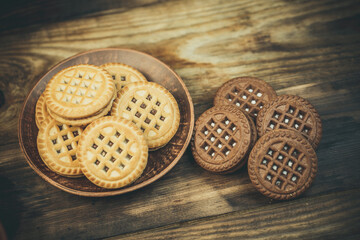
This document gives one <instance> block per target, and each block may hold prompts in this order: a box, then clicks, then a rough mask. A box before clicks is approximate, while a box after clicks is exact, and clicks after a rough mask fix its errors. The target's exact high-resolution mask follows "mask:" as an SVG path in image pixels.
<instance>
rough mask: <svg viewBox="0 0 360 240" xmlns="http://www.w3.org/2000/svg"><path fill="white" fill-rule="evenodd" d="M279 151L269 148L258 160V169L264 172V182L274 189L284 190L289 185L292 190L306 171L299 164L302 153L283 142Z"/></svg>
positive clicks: (302, 156)
mask: <svg viewBox="0 0 360 240" xmlns="http://www.w3.org/2000/svg"><path fill="white" fill-rule="evenodd" d="M279 149H280V150H278V149H276V148H275V147H273V146H270V147H269V148H268V150H267V151H266V153H265V155H264V157H263V158H262V159H260V164H259V168H260V169H263V170H265V174H264V175H263V177H264V180H265V181H267V182H269V183H271V184H272V185H273V186H275V187H276V188H278V189H280V190H286V189H289V185H290V188H292V189H294V188H296V184H297V183H298V182H299V181H300V180H301V178H302V177H304V173H305V171H306V166H305V165H304V164H302V163H301V160H302V159H303V158H304V153H302V152H301V151H300V150H298V149H297V148H295V147H294V146H291V145H290V144H289V143H285V142H283V143H281V148H279Z"/></svg>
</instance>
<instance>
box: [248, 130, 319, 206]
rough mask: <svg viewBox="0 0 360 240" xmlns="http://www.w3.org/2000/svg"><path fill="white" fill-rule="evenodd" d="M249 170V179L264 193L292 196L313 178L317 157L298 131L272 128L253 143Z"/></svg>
mask: <svg viewBox="0 0 360 240" xmlns="http://www.w3.org/2000/svg"><path fill="white" fill-rule="evenodd" d="M248 172H249V177H250V179H251V182H252V183H253V184H254V186H255V187H256V189H257V190H259V191H260V192H261V193H262V194H264V195H265V196H267V197H270V198H273V199H278V200H285V199H290V198H295V197H297V196H299V195H300V194H302V193H303V192H304V191H305V190H306V189H308V188H309V187H310V185H311V183H312V182H313V180H314V178H315V175H316V172H317V157H316V153H315V151H314V149H313V148H312V146H311V144H310V143H309V141H308V140H306V138H304V137H303V136H302V135H301V134H300V133H298V132H296V131H292V130H284V129H279V130H274V131H270V132H268V133H266V134H265V135H264V136H262V137H261V138H260V139H259V140H258V142H257V143H256V144H255V146H254V148H253V149H252V151H251V153H250V156H249V161H248Z"/></svg>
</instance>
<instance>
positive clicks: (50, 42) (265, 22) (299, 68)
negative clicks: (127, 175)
mask: <svg viewBox="0 0 360 240" xmlns="http://www.w3.org/2000/svg"><path fill="white" fill-rule="evenodd" d="M52 4H56V3H52ZM59 4H63V3H59ZM64 4H65V5H66V6H67V4H69V3H64ZM54 7H56V5H54ZM37 11H42V10H41V6H40V5H39V8H38V10H36V9H35V10H34V12H37ZM84 11H85V10H84ZM34 12H33V13H34ZM56 14H58V15H56ZM60 15H61V12H59V13H55V16H58V17H60V20H59V21H53V22H51V21H50V23H48V24H41V25H37V26H28V25H24V26H23V27H21V29H14V30H13V31H9V32H6V34H2V35H1V36H0V79H1V81H0V92H2V94H3V95H4V102H3V103H2V104H0V123H1V124H0V219H1V220H2V222H3V223H4V226H5V228H6V229H7V230H8V231H9V233H10V234H9V235H10V236H14V237H15V238H17V239H37V238H49V237H54V236H57V237H58V238H64V239H66V238H74V237H77V238H102V237H109V236H115V235H119V234H125V233H132V232H136V231H140V230H144V229H153V228H158V227H161V226H168V227H165V228H164V229H156V230H155V233H159V232H161V231H164V232H166V234H169V235H170V236H172V235H174V236H179V234H181V233H179V232H177V230H176V229H177V228H178V227H177V226H178V225H169V224H176V223H179V222H187V221H192V220H194V219H199V218H206V219H207V218H208V217H209V216H210V217H211V216H212V217H216V216H218V215H221V216H233V217H234V219H235V218H237V217H239V218H240V220H239V221H240V222H239V223H240V224H242V223H243V221H246V220H248V221H249V222H247V223H251V224H255V223H256V222H257V221H258V219H259V218H261V214H260V212H261V211H265V212H266V214H267V215H266V216H267V219H271V217H269V216H271V214H270V212H271V211H275V210H274V209H273V210H268V209H271V207H272V206H276V208H277V209H281V210H283V211H282V212H281V214H280V215H279V216H278V217H277V216H273V217H274V218H276V219H281V220H282V219H286V218H287V217H291V218H296V216H292V213H293V208H294V207H296V206H297V203H299V206H302V207H299V208H298V210H297V211H300V212H296V213H298V214H300V215H301V216H302V217H304V218H305V219H306V218H308V217H309V211H310V209H312V210H314V209H316V208H315V207H314V208H312V207H306V204H305V205H304V203H306V201H310V202H311V203H312V204H316V205H317V206H320V207H319V208H320V209H321V213H322V212H323V211H325V210H324V209H323V208H322V207H321V205H320V204H321V201H324V202H325V204H328V205H326V206H329V208H330V209H335V210H336V209H337V208H335V207H334V206H335V203H336V202H333V201H332V198H333V197H336V196H337V195H336V192H339V191H340V192H343V191H348V192H346V193H344V195H342V194H340V195H339V196H340V197H344V199H350V198H351V196H350V195H351V194H349V195H346V194H347V193H354V196H358V195H356V194H357V190H358V189H359V188H360V175H359V174H358V172H359V171H360V166H359V164H355V161H356V160H357V159H358V156H359V154H360V149H359V148H358V146H359V145H360V138H359V136H360V122H359V120H360V110H359V107H358V106H359V104H360V95H359V94H358V92H359V90H360V89H359V88H360V83H359V81H358V79H359V77H360V74H359V71H358V63H359V60H360V54H359V53H360V47H359V46H360V45H359V42H360V34H359V26H360V24H359V22H360V15H359V6H358V4H357V3H356V1H321V2H318V1H295V2H286V1H271V3H270V2H269V1H265V0H263V1H257V2H254V1H225V2H224V1H217V0H212V1H190V0H187V1H175V2H163V3H159V4H150V5H149V6H147V7H144V8H143V7H138V8H132V9H128V10H127V11H122V10H121V9H114V10H108V11H103V12H96V13H94V14H90V15H86V16H85V17H82V18H77V19H69V18H67V17H64V18H61V16H60ZM54 18H55V17H54ZM25 19H26V18H25ZM65 19H68V20H65ZM119 19H121V21H120V20H119ZM43 20H44V19H40V18H39V19H38V20H36V21H39V23H41V22H42V21H43ZM0 25H1V24H0ZM100 47H127V48H133V49H137V50H140V51H144V52H147V53H149V54H151V55H153V56H155V57H157V58H159V59H161V60H162V61H164V62H165V63H167V64H168V65H169V66H170V67H172V68H173V69H175V71H176V72H177V73H178V74H179V75H180V76H181V77H182V78H183V79H184V81H185V83H186V85H187V87H188V88H189V91H190V93H191V95H192V97H193V101H194V105H195V111H196V116H199V115H200V114H201V113H202V112H203V111H205V110H206V109H207V108H208V107H210V106H211V105H212V99H213V96H214V94H215V91H216V90H217V88H218V87H219V86H220V85H221V84H222V83H223V82H225V81H227V80H228V79H230V78H232V77H235V76H243V75H250V76H256V77H260V78H263V79H264V80H266V81H267V82H269V83H270V84H271V85H272V86H273V87H274V88H275V89H276V90H277V91H278V93H279V94H283V93H291V94H299V95H301V96H303V97H306V98H308V99H309V100H310V101H311V102H312V103H313V104H314V105H315V106H316V108H317V109H318V111H319V112H320V114H321V116H322V119H323V125H324V134H323V139H322V142H321V144H320V146H319V149H318V151H317V153H318V158H319V173H318V176H317V178H316V179H315V182H314V184H313V186H312V187H311V188H310V189H309V191H308V192H306V194H305V195H304V196H303V197H302V198H300V199H298V200H295V201H289V202H285V203H283V204H284V205H283V204H280V203H278V202H271V201H269V200H268V199H266V198H265V197H262V196H261V195H260V194H259V193H258V192H256V190H255V189H254V188H253V187H252V185H251V183H250V180H249V179H248V176H247V172H246V169H241V170H240V171H239V172H237V173H234V174H231V175H228V176H220V175H214V174H210V173H207V172H205V171H204V170H202V169H201V168H199V167H198V166H197V165H196V164H195V163H194V160H193V158H192V156H191V152H190V151H187V152H186V154H185V155H184V157H183V158H182V159H181V160H180V162H179V164H178V165H177V166H175V168H174V169H172V170H171V171H170V172H169V173H168V174H167V175H166V176H164V177H163V178H162V179H160V180H159V181H157V182H155V183H153V184H151V185H150V186H148V187H146V188H144V189H141V190H139V191H136V192H133V193H129V194H126V195H122V196H117V197H112V198H102V199H94V198H83V197H78V196H73V195H70V194H67V193H65V192H62V191H60V190H58V189H56V188H54V187H52V186H51V185H49V184H47V183H46V182H44V181H43V180H42V179H41V178H40V177H38V176H37V175H36V174H35V173H34V172H33V171H32V170H31V169H30V167H29V166H28V165H27V164H26V161H25V159H24V157H23V156H22V154H21V152H20V150H19V146H18V143H17V134H16V128H17V122H16V119H17V117H18V115H19V112H20V110H21V105H22V102H23V101H24V99H25V97H26V94H27V93H28V92H29V91H30V89H31V87H32V86H33V85H34V84H35V83H36V81H37V80H38V79H39V78H40V77H41V76H42V75H43V74H44V73H45V72H46V70H47V69H48V68H50V67H51V66H52V65H54V64H56V63H57V62H58V61H60V60H62V59H63V58H66V57H69V56H71V55H73V54H76V53H78V52H80V51H85V50H88V49H92V48H100ZM0 95H1V94H0ZM0 100H1V97H0ZM0 102H1V101H0ZM336 199H337V198H336ZM317 201H319V202H317ZM348 202H350V203H347V202H346V204H349V205H346V204H345V208H347V207H349V208H350V207H351V206H352V207H353V206H354V205H353V201H348ZM355 203H357V205H358V202H355ZM341 207H342V206H341ZM257 208H258V210H256V209H257ZM335 210H334V211H335ZM314 211H315V210H314ZM336 211H340V210H339V209H337V210H336ZM342 211H344V212H345V213H346V214H347V213H349V210H348V209H342ZM232 213H234V214H235V215H231V214H232ZM243 213H245V215H246V214H248V215H246V216H247V217H246V218H243V216H245V215H242V214H243ZM272 213H273V212H272ZM355 213H357V215H358V208H356V211H355ZM223 214H225V215H223ZM227 214H230V215H227ZM236 214H240V215H236ZM314 214H315V213H314ZM319 214H320V213H319ZM253 215H254V217H252V216H253ZM255 216H256V218H255ZM327 217H328V219H324V221H320V222H319V223H317V224H319V225H318V226H319V228H320V229H319V230H313V231H314V232H315V233H317V234H319V235H318V236H323V234H324V233H325V231H327V228H325V226H324V225H325V224H326V221H330V223H333V225H330V226H334V229H335V230H336V229H339V227H340V226H342V225H341V224H342V222H346V223H349V222H351V221H352V222H355V221H357V222H358V220H359V219H358V217H357V216H356V214H348V219H344V218H345V217H344V216H342V215H341V214H338V213H337V212H336V215H335V216H334V217H333V218H331V217H332V216H327ZM304 218H301V217H299V221H300V223H303V224H305V223H306V222H305V223H304V222H303V219H304ZM4 219H5V220H6V222H4ZM206 219H205V220H204V222H200V223H199V224H200V225H202V224H203V225H205V222H206V221H207V220H206ZM215 219H217V218H215ZM219 219H220V222H222V221H224V222H226V224H225V225H226V226H227V227H228V229H229V230H232V227H231V226H230V223H231V221H230V220H229V219H230V218H229V219H224V218H221V217H220V218H219ZM340 220H341V221H342V222H337V221H340ZM279 221H280V220H279ZM294 221H295V220H294ZM331 221H333V222H331ZM191 223H192V222H191ZM300 223H299V224H300ZM216 224H217V223H214V226H215V227H218V226H219V225H216ZM292 224H293V225H291V226H290V227H291V228H290V229H292V228H293V227H294V226H296V229H298V230H296V231H300V230H301V229H306V225H305V227H304V226H303V225H302V224H300V225H297V224H296V223H294V222H293V223H292ZM189 225H191V224H189ZM200 225H198V226H199V228H201V229H204V228H203V227H202V226H200ZM179 226H180V225H179ZM184 226H185V227H189V226H186V224H185V225H184ZM184 226H183V225H181V227H184ZM220 226H221V224H220ZM170 228H174V229H175V230H174V232H171V231H169V229H170ZM234 228H235V229H236V230H235V232H236V234H243V233H245V232H246V231H245V230H243V229H239V228H236V227H234ZM265 228H266V226H264V225H261V226H260V229H262V230H263V229H265ZM201 229H196V231H198V232H199V233H200V231H201ZM344 229H345V230H344V232H345V231H349V232H351V231H352V230H353V229H352V226H344ZM278 230H279V232H278V234H280V233H282V232H283V233H284V234H289V235H286V236H289V237H291V236H290V233H288V232H287V229H286V228H285V229H282V228H281V229H280V228H278ZM241 231H245V232H242V233H241ZM263 231H264V232H266V231H265V230H263ZM274 231H275V230H274ZM339 231H340V230H339ZM340 232H341V231H340ZM251 233H254V231H253V232H251ZM296 233H298V232H296ZM141 234H144V236H151V233H149V232H142V233H141ZM254 234H255V233H254ZM269 234H273V235H271V236H276V233H274V232H273V231H270V230H269ZM299 234H300V235H299V236H304V238H306V237H307V236H308V237H311V236H309V235H301V234H308V233H306V231H305V230H304V231H303V232H302V233H299ZM126 236H127V235H126ZM134 236H135V235H134ZM139 236H141V235H139ZM236 236H237V235H236ZM261 236H263V235H261ZM292 236H294V235H292ZM316 236H317V235H316ZM129 237H132V235H129ZM189 237H190V236H189ZM230 237H231V236H230Z"/></svg>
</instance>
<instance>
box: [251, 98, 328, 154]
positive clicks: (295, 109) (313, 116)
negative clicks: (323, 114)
mask: <svg viewBox="0 0 360 240" xmlns="http://www.w3.org/2000/svg"><path fill="white" fill-rule="evenodd" d="M256 126H257V132H258V135H259V136H260V137H261V136H263V135H264V134H265V133H267V132H269V131H272V130H275V129H291V130H295V131H297V132H299V133H301V134H302V135H303V136H304V137H306V138H307V139H308V140H309V141H310V143H311V144H312V146H313V147H314V149H316V148H317V146H318V145H319V142H320V139H321V135H322V126H321V120H320V116H319V114H318V113H317V111H316V110H315V108H314V106H313V105H311V104H310V102H308V101H307V100H305V99H303V98H301V97H299V96H293V95H282V96H279V97H277V98H276V99H275V100H274V101H272V102H270V103H268V104H267V105H265V106H264V108H263V109H262V111H260V113H259V116H258V118H257V121H256Z"/></svg>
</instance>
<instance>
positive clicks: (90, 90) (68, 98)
mask: <svg viewBox="0 0 360 240" xmlns="http://www.w3.org/2000/svg"><path fill="white" fill-rule="evenodd" d="M69 73H71V74H69ZM69 73H67V72H65V74H64V75H63V76H61V77H60V78H59V80H58V82H57V85H56V89H55V92H56V94H55V96H56V99H57V100H58V101H59V102H70V103H73V104H78V105H86V104H89V103H90V102H92V101H93V100H94V98H95V96H96V95H97V94H99V93H98V92H99V91H98V89H99V88H100V87H101V85H102V84H103V81H102V79H100V78H99V79H98V78H97V77H96V75H97V72H96V71H93V70H91V69H88V70H86V71H85V70H82V69H78V68H75V69H74V70H73V71H70V72H69Z"/></svg>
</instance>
